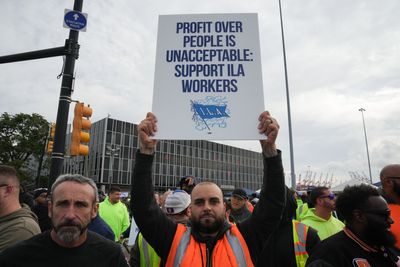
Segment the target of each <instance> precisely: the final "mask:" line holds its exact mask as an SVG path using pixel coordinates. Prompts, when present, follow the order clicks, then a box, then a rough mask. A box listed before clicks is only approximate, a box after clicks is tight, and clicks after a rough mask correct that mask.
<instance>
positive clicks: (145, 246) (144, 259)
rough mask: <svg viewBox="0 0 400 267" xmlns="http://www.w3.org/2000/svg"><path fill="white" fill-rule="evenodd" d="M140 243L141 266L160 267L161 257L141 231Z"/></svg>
mask: <svg viewBox="0 0 400 267" xmlns="http://www.w3.org/2000/svg"><path fill="white" fill-rule="evenodd" d="M138 242H139V243H138V245H139V252H140V267H158V266H160V257H159V256H158V255H157V253H156V252H155V251H154V249H153V248H152V246H150V244H149V243H147V241H146V239H144V238H143V236H142V234H141V233H139V236H138Z"/></svg>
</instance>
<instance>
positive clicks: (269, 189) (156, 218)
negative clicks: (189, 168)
mask: <svg viewBox="0 0 400 267" xmlns="http://www.w3.org/2000/svg"><path fill="white" fill-rule="evenodd" d="M153 159H154V155H144V154H141V153H140V151H138V152H137V153H136V161H135V166H134V170H133V175H132V191H131V196H132V198H131V209H132V212H133V216H134V218H135V221H136V223H137V225H138V227H139V229H140V231H141V232H142V234H143V237H144V238H145V239H146V240H147V241H148V242H149V244H150V245H151V246H152V247H153V248H154V250H155V251H156V252H157V254H158V255H159V256H160V257H161V259H162V260H163V261H165V262H166V259H167V257H168V255H169V250H170V247H171V244H172V241H173V238H174V235H175V231H176V228H177V224H176V223H175V222H173V221H172V220H170V219H168V217H167V216H166V215H165V214H164V213H163V212H162V211H161V210H160V208H159V207H158V205H157V204H156V202H155V200H154V189H153V185H152V179H151V170H152V164H153ZM284 204H285V188H284V173H283V167H282V159H281V153H280V151H279V153H278V155H277V156H275V157H271V158H264V179H263V186H262V188H261V195H260V201H259V202H258V204H257V206H256V207H255V209H254V211H253V213H252V216H251V217H250V218H249V219H247V220H245V221H244V222H242V223H239V224H238V225H237V226H238V228H239V231H240V232H241V234H242V236H243V238H244V240H245V241H246V244H247V246H248V248H249V250H250V254H251V258H252V260H253V263H255V262H256V261H257V258H258V256H259V253H260V252H261V249H262V246H263V244H264V242H265V240H266V239H267V238H268V237H269V235H270V234H271V233H272V232H273V231H274V229H275V228H276V226H277V225H278V223H279V221H280V219H281V215H282V211H283V208H284ZM229 228H230V224H229V223H227V222H226V223H225V224H224V225H222V227H221V229H220V230H219V233H218V235H217V237H216V238H214V240H213V239H207V240H206V239H203V238H201V237H200V235H199V234H198V233H196V232H194V231H193V229H192V234H193V237H194V238H195V239H196V240H198V241H199V242H202V243H206V244H208V245H209V246H213V244H215V243H216V240H218V239H219V238H222V237H223V236H224V234H225V232H226V231H227V230H228V229H229Z"/></svg>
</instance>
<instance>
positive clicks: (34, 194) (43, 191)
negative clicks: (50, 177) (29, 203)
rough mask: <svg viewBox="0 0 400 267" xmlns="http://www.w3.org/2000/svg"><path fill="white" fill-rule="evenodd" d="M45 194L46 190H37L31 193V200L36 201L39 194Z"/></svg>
mask: <svg viewBox="0 0 400 267" xmlns="http://www.w3.org/2000/svg"><path fill="white" fill-rule="evenodd" d="M43 193H47V188H38V189H35V191H33V199H36V198H37V197H39V196H40V195H41V194H43Z"/></svg>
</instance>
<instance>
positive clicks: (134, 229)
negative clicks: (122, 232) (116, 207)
mask: <svg viewBox="0 0 400 267" xmlns="http://www.w3.org/2000/svg"><path fill="white" fill-rule="evenodd" d="M138 234H139V228H138V227H137V225H136V222H135V219H133V216H132V221H131V230H130V232H129V239H128V246H133V245H134V244H135V241H136V237H137V235H138Z"/></svg>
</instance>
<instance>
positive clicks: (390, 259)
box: [306, 184, 400, 267]
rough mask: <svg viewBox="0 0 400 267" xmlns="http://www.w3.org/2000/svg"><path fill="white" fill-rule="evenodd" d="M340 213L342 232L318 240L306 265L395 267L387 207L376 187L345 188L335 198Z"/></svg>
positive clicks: (358, 186) (396, 258)
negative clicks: (342, 224)
mask: <svg viewBox="0 0 400 267" xmlns="http://www.w3.org/2000/svg"><path fill="white" fill-rule="evenodd" d="M336 208H337V210H338V212H340V214H341V215H343V217H344V220H345V222H346V226H345V228H344V229H343V231H340V232H339V233H337V234H335V235H333V236H331V237H329V238H327V239H326V240H325V241H324V242H322V243H320V244H319V245H318V246H317V247H316V248H315V250H313V253H312V254H311V256H310V258H308V261H307V265H306V266H307V267H317V266H318V267H327V266H340V267H383V266H385V267H396V266H399V263H400V261H399V257H398V256H397V255H398V251H397V250H396V249H395V247H394V244H395V238H394V236H393V234H392V233H391V232H390V225H391V224H392V223H393V220H392V218H391V217H390V210H389V207H388V205H387V203H386V201H385V199H384V198H383V197H381V196H380V194H379V192H378V190H377V189H375V188H374V187H372V186H370V185H366V184H362V185H356V186H351V187H349V186H348V187H346V188H345V189H344V190H343V193H341V194H340V195H339V197H338V199H337V201H336Z"/></svg>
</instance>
